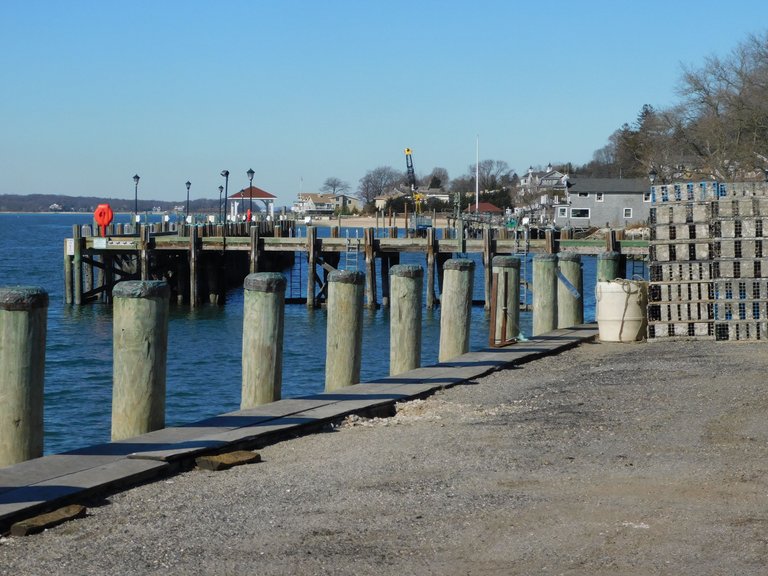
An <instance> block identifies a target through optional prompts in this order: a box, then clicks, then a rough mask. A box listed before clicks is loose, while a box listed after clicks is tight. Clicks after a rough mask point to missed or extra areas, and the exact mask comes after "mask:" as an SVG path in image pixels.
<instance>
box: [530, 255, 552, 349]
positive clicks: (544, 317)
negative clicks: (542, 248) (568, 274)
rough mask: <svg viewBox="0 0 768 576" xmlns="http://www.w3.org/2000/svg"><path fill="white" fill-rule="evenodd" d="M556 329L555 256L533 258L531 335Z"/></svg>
mask: <svg viewBox="0 0 768 576" xmlns="http://www.w3.org/2000/svg"><path fill="white" fill-rule="evenodd" d="M556 328H557V255H556V254H536V256H535V257H534V258H533V335H534V336H538V335H539V334H545V333H547V332H551V331H552V330H555V329H556Z"/></svg>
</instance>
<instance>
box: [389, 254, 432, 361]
mask: <svg viewBox="0 0 768 576" xmlns="http://www.w3.org/2000/svg"><path fill="white" fill-rule="evenodd" d="M389 276H390V279H391V282H390V288H391V292H392V305H391V308H390V312H389V374H390V376H394V375H396V374H402V373H403V372H408V371H409V370H415V369H416V368H418V367H419V366H421V308H422V306H421V299H422V296H421V294H422V289H423V286H424V282H423V277H424V270H423V269H422V267H421V266H416V265H407V264H400V265H397V266H393V267H392V268H390V271H389Z"/></svg>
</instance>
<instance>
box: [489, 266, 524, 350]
mask: <svg viewBox="0 0 768 576" xmlns="http://www.w3.org/2000/svg"><path fill="white" fill-rule="evenodd" d="M492 269H493V282H492V288H493V291H492V293H491V295H492V297H491V319H492V322H491V338H490V341H489V344H490V345H491V346H503V345H504V344H508V343H510V342H512V341H513V340H514V339H516V338H517V337H518V336H519V335H520V258H517V257H516V256H494V257H493V261H492Z"/></svg>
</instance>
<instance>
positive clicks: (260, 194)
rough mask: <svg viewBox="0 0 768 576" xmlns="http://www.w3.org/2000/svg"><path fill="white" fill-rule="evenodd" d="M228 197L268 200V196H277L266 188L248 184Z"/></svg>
mask: <svg viewBox="0 0 768 576" xmlns="http://www.w3.org/2000/svg"><path fill="white" fill-rule="evenodd" d="M230 198H256V199H257V200H269V199H270V198H277V196H275V195H273V194H270V193H269V192H267V191H266V190H262V189H261V188H257V187H256V186H249V187H248V188H243V189H242V190H240V192H235V193H234V194H232V196H230Z"/></svg>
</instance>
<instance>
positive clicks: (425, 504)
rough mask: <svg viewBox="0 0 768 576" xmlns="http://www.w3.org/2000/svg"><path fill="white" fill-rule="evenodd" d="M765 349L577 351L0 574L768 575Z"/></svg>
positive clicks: (48, 543) (61, 545)
mask: <svg viewBox="0 0 768 576" xmlns="http://www.w3.org/2000/svg"><path fill="white" fill-rule="evenodd" d="M766 372H768V354H766V353H765V344H764V343H761V342H756V343H728V342H724V343H715V342H696V343H691V342H671V343H670V342H656V343H649V344H630V345H626V344H625V345H620V344H588V345H583V346H581V347H579V348H577V349H574V350H571V351H568V352H565V353H563V354H561V355H559V356H555V357H551V358H547V359H544V360H540V361H535V362H532V363H529V364H525V365H523V366H521V367H519V368H516V369H512V370H506V371H501V372H497V373H495V374H492V375H490V376H488V377H485V378H483V379H481V380H479V381H477V382H475V383H472V384H470V385H462V386H458V387H455V388H452V389H449V390H446V391H444V392H441V393H439V394H438V395H436V396H433V397H431V398H429V399H427V400H420V401H414V402H410V403H407V404H403V405H401V409H400V411H399V413H398V414H397V416H395V417H394V418H390V419H386V420H373V421H366V420H359V419H355V420H353V421H348V422H346V423H345V424H344V425H342V426H340V427H336V428H333V429H328V431H327V433H324V434H316V435H313V436H308V437H304V438H298V439H294V440H290V441H287V442H283V443H280V444H276V445H273V446H268V447H265V448H263V449H262V450H260V453H261V455H262V457H263V459H264V461H263V462H262V463H259V464H252V465H248V466H244V467H240V468H235V469H231V470H228V471H225V472H204V471H191V472H188V473H184V474H180V475H178V476H175V477H173V478H170V479H168V480H166V481H161V482H157V483H153V484H148V485H145V486H140V487H137V488H134V489H131V490H128V491H126V492H123V493H120V494H116V495H113V496H111V497H109V498H108V499H106V500H104V501H102V502H97V503H94V504H95V505H94V506H92V507H91V508H90V510H89V516H88V517H87V518H85V519H82V520H77V521H74V522H71V523H69V524H66V525H62V526H59V527H57V528H55V529H52V530H49V531H47V532H45V533H43V534H40V535H38V536H33V537H27V538H5V539H3V540H2V541H1V542H0V574H40V575H43V574H44V575H48V576H50V575H51V574H94V575H100V576H101V575H104V574H137V575H138V574H193V573H194V574H221V575H225V574H227V575H229V574H260V575H269V574H275V575H277V574H350V575H352V574H354V575H358V576H359V575H362V574H376V575H390V574H391V575H396V574H397V575H402V574H419V575H420V574H425V575H426V574H435V575H459V574H462V575H466V574H472V575H480V574H493V575H509V574H583V575H603V574H606V575H607V574H621V575H648V574H669V575H696V576H702V575H710V574H711V575H715V574H739V575H758V574H766V573H768V543H767V540H766V525H767V523H768V498H767V497H766V495H767V494H768V465H767V464H766V462H768V419H766V417H765V414H766V410H767V409H768V389H767V388H766V386H765V374H766Z"/></svg>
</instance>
